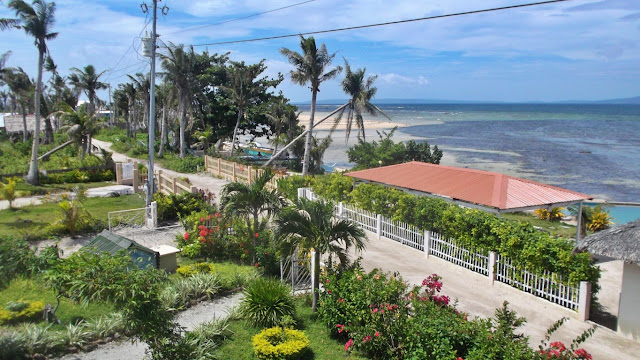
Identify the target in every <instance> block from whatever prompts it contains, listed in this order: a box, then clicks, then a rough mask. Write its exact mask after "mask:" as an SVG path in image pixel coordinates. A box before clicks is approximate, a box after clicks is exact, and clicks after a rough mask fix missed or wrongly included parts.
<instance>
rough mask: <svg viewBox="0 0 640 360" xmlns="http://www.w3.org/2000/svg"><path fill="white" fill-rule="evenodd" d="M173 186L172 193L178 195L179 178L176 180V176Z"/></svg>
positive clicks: (173, 179) (172, 182)
mask: <svg viewBox="0 0 640 360" xmlns="http://www.w3.org/2000/svg"><path fill="white" fill-rule="evenodd" d="M171 186H172V190H171V191H172V193H173V194H176V195H178V178H176V177H175V176H174V177H172V178H171Z"/></svg>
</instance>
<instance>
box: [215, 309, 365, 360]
mask: <svg viewBox="0 0 640 360" xmlns="http://www.w3.org/2000/svg"><path fill="white" fill-rule="evenodd" d="M307 300H308V299H307V298H300V299H298V303H297V317H298V319H297V320H298V326H297V328H298V329H299V330H304V332H305V334H306V335H307V338H308V339H309V341H310V342H311V345H310V349H311V353H310V354H309V355H308V356H307V357H305V358H304V359H314V360H335V359H346V358H349V359H367V358H366V357H364V356H363V355H362V354H359V353H357V352H355V353H351V354H350V355H349V354H348V353H347V352H346V351H345V350H344V343H342V342H340V341H339V340H337V339H334V338H332V337H331V336H330V332H329V329H328V328H327V327H326V326H325V325H324V324H322V323H320V322H319V321H318V320H317V319H316V316H315V314H313V312H312V311H311V305H310V303H309V301H307ZM229 325H230V326H229V329H230V330H231V331H232V332H233V335H232V336H231V338H230V339H229V340H227V341H225V343H224V344H222V345H221V346H220V348H219V349H218V350H217V351H216V352H215V354H214V355H216V356H217V357H218V358H220V359H234V360H243V359H246V360H249V359H255V356H254V353H253V345H252V343H251V338H252V337H253V336H254V335H256V334H257V333H259V332H260V329H257V328H255V327H253V326H252V325H251V324H249V323H248V322H247V321H245V320H232V321H230V323H229Z"/></svg>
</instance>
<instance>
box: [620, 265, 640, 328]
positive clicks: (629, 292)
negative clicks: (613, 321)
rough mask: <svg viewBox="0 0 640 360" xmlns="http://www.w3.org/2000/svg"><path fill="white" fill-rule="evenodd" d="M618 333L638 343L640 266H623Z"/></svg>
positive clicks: (639, 325)
mask: <svg viewBox="0 0 640 360" xmlns="http://www.w3.org/2000/svg"><path fill="white" fill-rule="evenodd" d="M618 333H619V334H621V335H622V336H624V337H626V338H628V339H633V340H636V341H640V265H638V264H627V263H625V264H624V273H623V275H622V294H620V310H619V312H618Z"/></svg>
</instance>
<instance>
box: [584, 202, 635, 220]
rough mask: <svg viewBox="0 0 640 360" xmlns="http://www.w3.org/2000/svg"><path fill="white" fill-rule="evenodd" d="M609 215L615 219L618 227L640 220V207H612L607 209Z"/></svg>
mask: <svg viewBox="0 0 640 360" xmlns="http://www.w3.org/2000/svg"><path fill="white" fill-rule="evenodd" d="M585 204H586V205H591V206H593V205H596V204H591V203H585ZM607 209H609V214H611V216H612V217H613V222H614V223H616V225H622V224H626V223H628V222H631V221H633V220H637V219H640V206H635V205H612V206H610V207H607Z"/></svg>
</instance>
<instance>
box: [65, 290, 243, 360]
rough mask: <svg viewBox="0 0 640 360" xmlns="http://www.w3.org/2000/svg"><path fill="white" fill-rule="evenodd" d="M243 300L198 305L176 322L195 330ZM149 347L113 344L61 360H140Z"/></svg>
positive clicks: (233, 297) (236, 297) (238, 297)
mask: <svg viewBox="0 0 640 360" xmlns="http://www.w3.org/2000/svg"><path fill="white" fill-rule="evenodd" d="M241 300H242V294H240V293H238V294H234V295H231V296H227V297H224V298H219V299H215V300H213V301H210V302H206V303H201V304H198V305H196V306H194V307H192V308H190V309H188V310H185V311H183V312H181V313H180V314H178V316H177V318H176V320H177V321H178V323H179V324H180V326H182V327H184V328H185V329H186V330H193V328H194V327H195V326H196V325H197V324H200V323H203V322H207V321H211V320H212V319H214V318H216V319H220V318H225V317H226V316H227V315H228V314H229V309H231V308H233V307H235V306H236V305H238V304H239V303H240V301H241ZM146 350H147V345H146V344H144V343H140V342H135V343H131V341H128V340H125V341H120V342H111V343H109V344H105V345H101V346H99V347H98V348H97V349H95V350H93V351H90V352H87V353H80V354H70V355H66V356H63V357H61V358H59V359H61V360H103V359H109V360H140V359H144V358H146V357H145V356H146V354H145V351H146Z"/></svg>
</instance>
